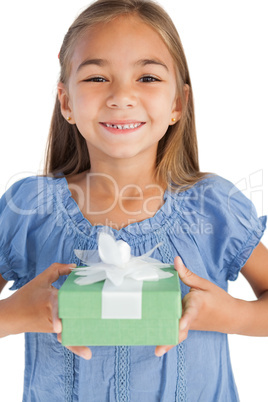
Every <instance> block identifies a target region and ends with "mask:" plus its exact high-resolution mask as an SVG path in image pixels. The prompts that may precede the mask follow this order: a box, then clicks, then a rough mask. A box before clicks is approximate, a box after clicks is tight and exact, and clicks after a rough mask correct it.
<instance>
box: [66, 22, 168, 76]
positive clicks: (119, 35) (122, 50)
mask: <svg viewBox="0 0 268 402" xmlns="http://www.w3.org/2000/svg"><path fill="white" fill-rule="evenodd" d="M119 54H120V59H121V60H124V61H125V62H126V63H127V62H131V61H137V59H139V58H141V59H142V58H158V59H162V60H163V61H164V62H165V64H166V65H167V66H168V68H170V69H171V70H173V59H172V56H171V55H170V52H169V50H168V48H167V46H166V44H165V42H164V41H163V39H162V38H161V36H160V34H159V33H158V32H157V31H156V30H155V29H154V28H153V27H151V26H150V25H148V24H146V23H145V22H144V21H142V20H141V19H140V18H139V17H137V16H133V15H124V16H119V17H116V18H115V19H113V20H112V21H110V22H108V23H98V24H96V25H94V26H93V27H91V28H89V29H87V30H86V31H85V32H84V33H83V35H82V36H81V37H80V38H79V39H78V40H77V42H76V44H75V48H74V52H73V55H72V61H71V64H72V70H74V71H75V70H76V68H77V67H78V66H79V64H80V63H81V61H83V60H85V59H87V58H91V57H92V58H101V59H108V60H113V59H115V58H116V57H117V56H119Z"/></svg>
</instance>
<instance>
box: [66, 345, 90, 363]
mask: <svg viewBox="0 0 268 402" xmlns="http://www.w3.org/2000/svg"><path fill="white" fill-rule="evenodd" d="M66 347H67V349H69V350H70V351H71V352H73V353H74V354H76V355H77V356H80V357H83V359H85V360H90V359H91V357H92V352H91V350H90V349H89V348H88V347H87V346H66Z"/></svg>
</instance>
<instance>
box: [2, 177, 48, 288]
mask: <svg viewBox="0 0 268 402" xmlns="http://www.w3.org/2000/svg"><path fill="white" fill-rule="evenodd" d="M44 189H45V185H44V178H43V177H30V178H27V179H23V180H20V181H18V182H17V183H15V184H14V185H13V186H11V187H10V188H9V189H8V190H7V192H6V193H5V194H4V195H3V196H2V197H1V200H0V274H1V275H2V276H3V278H4V279H5V280H7V281H14V284H13V286H12V287H11V289H18V288H19V287H21V286H23V285H24V284H25V283H27V282H28V281H29V280H31V279H32V278H33V277H34V276H35V268H36V259H37V256H36V254H37V244H38V243H39V242H41V243H42V242H43V241H44V240H45V239H46V236H47V235H46V234H45V233H44V232H43V231H42V230H39V228H40V227H41V226H42V221H43V220H44V219H46V217H47V215H48V213H49V211H50V210H51V205H50V199H49V197H48V196H47V194H46V195H45V194H44Z"/></svg>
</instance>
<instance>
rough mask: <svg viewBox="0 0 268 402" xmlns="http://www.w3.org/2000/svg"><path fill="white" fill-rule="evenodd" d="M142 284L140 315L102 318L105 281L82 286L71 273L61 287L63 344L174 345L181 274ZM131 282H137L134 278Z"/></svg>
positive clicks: (177, 322) (179, 302)
mask: <svg viewBox="0 0 268 402" xmlns="http://www.w3.org/2000/svg"><path fill="white" fill-rule="evenodd" d="M164 271H165V272H170V273H172V274H173V276H172V277H170V278H165V279H160V280H159V281H150V282H149V281H144V282H143V284H142V297H141V318H140V319H128V318H125V319H114V318H112V319H111V318H102V291H103V286H104V282H105V281H101V282H97V283H93V284H91V285H85V286H79V285H78V284H77V283H75V279H77V276H76V275H75V272H72V273H71V274H70V275H69V276H68V278H67V279H66V281H65V282H64V284H63V286H62V287H61V289H60V290H59V294H58V297H59V317H60V318H61V320H62V328H63V329H62V344H63V345H68V346H82V345H83V346H85V345H88V346H94V345H95V346H108V345H114V346H115V345H175V344H177V343H178V338H179V318H180V317H181V311H182V308H181V291H180V282H179V278H178V273H177V271H176V270H174V268H173V267H172V266H171V267H170V268H167V269H165V270H164ZM131 280H132V281H134V282H136V281H135V280H134V279H131Z"/></svg>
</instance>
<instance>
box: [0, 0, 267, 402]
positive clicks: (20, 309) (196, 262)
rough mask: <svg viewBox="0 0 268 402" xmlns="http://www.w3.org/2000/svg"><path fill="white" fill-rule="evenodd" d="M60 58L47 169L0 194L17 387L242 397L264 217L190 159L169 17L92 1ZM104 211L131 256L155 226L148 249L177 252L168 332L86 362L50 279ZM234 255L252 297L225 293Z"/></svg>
mask: <svg viewBox="0 0 268 402" xmlns="http://www.w3.org/2000/svg"><path fill="white" fill-rule="evenodd" d="M59 58H60V64H61V76H60V81H59V85H58V98H57V100H56V105H55V110H54V114H53V118H52V123H51V132H50V139H49V146H48V156H47V164H46V172H45V173H46V174H45V176H44V177H31V178H28V179H26V180H22V181H20V182H18V183H16V184H15V185H14V186H12V187H11V188H10V189H9V190H8V191H7V192H6V194H5V195H4V196H3V197H2V199H1V204H0V210H1V226H0V227H1V237H0V247H1V265H0V266H1V274H2V280H1V283H2V286H3V285H4V284H5V281H7V280H14V281H15V283H14V285H13V286H14V288H20V289H19V290H18V291H17V292H16V293H14V295H13V296H11V297H10V298H9V299H6V300H3V301H2V302H1V306H0V313H1V314H0V320H1V323H0V324H1V325H0V327H1V335H2V336H5V335H8V334H12V333H19V332H28V333H27V334H26V370H25V390H24V400H25V401H37V400H40V401H46V400H48V399H49V398H50V399H52V400H53V401H63V400H67V401H68V400H69V401H71V400H80V401H88V400H90V401H94V400H96V401H106V400H109V401H113V400H115V401H125V400H132V401H136V400H138V399H139V400H144V401H157V400H161V401H173V400H174V401H175V400H181V401H185V400H189V401H196V400H204V401H237V400H238V395H237V391H236V387H235V383H234V379H233V375H232V370H231V366H230V360H229V352H228V344H227V335H226V334H227V333H239V334H246V335H256V336H266V335H267V334H268V324H267V315H266V310H267V303H268V300H267V298H268V296H267V294H268V293H267V289H268V274H267V269H266V268H267V250H266V248H265V247H264V246H263V245H262V244H259V241H260V238H261V236H262V233H263V230H264V226H265V218H260V219H258V218H257V217H256V213H255V210H254V208H253V207H252V204H251V203H250V202H249V201H248V200H247V199H246V198H245V197H244V196H243V195H242V194H241V193H240V192H239V191H238V190H237V189H236V188H235V187H234V186H232V185H231V183H229V182H227V181H225V180H224V179H222V178H220V177H217V176H214V175H209V174H203V173H201V172H200V171H199V166H198V155H197V144H196V135H195V123H194V109H193V97H192V90H191V82H190V78H189V73H188V68H187V63H186V60H185V56H184V53H183V50H182V46H181V43H180V40H179V37H178V34H177V32H176V30H175V28H174V26H173V24H172V22H171V21H170V19H169V17H168V16H167V15H166V14H165V13H164V11H163V10H162V9H161V8H160V7H158V6H157V5H155V4H154V3H151V2H148V1H146V2H144V1H134V0H117V1H114V0H109V1H104V0H101V1H98V2H96V3H94V4H93V5H92V6H90V7H89V8H88V9H87V10H85V11H84V12H83V13H82V14H81V15H80V16H79V17H78V18H77V20H76V21H75V22H74V23H73V25H72V26H71V28H70V30H69V31H68V33H67V35H66V37H65V39H64V42H63V45H62V48H61V50H60V54H59ZM103 225H108V226H111V227H112V228H113V231H114V233H115V235H116V237H117V238H118V239H123V240H125V241H127V242H128V243H129V244H130V245H131V247H132V253H133V254H135V255H140V254H142V253H144V252H146V251H147V250H148V249H150V248H152V247H153V246H154V245H155V244H157V243H158V242H159V241H163V244H164V245H163V247H161V248H159V249H158V250H156V251H155V253H154V257H155V258H158V259H159V260H161V261H163V262H170V263H173V261H174V258H175V261H174V264H175V268H176V269H177V270H178V272H179V275H180V278H181V280H182V294H183V309H184V312H183V317H182V319H181V320H180V339H179V340H178V342H179V344H178V345H177V346H163V345H161V346H160V345H159V346H158V347H156V349H155V348H154V347H93V348H91V350H92V359H90V360H89V361H88V360H86V359H88V358H90V357H91V352H90V351H89V349H87V348H71V350H72V351H74V352H75V353H76V355H74V354H73V353H72V351H71V350H69V349H66V348H64V347H62V346H61V344H60V343H59V342H58V340H57V336H56V335H55V334H54V333H55V332H56V333H60V332H61V323H60V321H59V319H58V317H57V303H56V299H57V297H56V296H57V290H56V289H58V288H59V287H60V286H61V285H62V283H63V281H64V280H65V278H66V274H68V273H69V272H70V264H71V263H74V264H79V263H80V262H79V261H78V260H77V259H76V258H75V256H74V253H73V250H74V249H76V248H78V249H95V248H96V247H97V244H96V239H97V232H98V230H99V228H100V226H103ZM178 256H180V257H181V258H180V257H178ZM182 260H183V262H184V264H185V265H184V264H183V262H182ZM55 261H57V262H61V263H65V265H62V264H53V263H54V262H55ZM51 264H53V265H51ZM49 265H51V267H50V268H48V269H45V268H46V267H48V266H49ZM186 266H189V268H190V269H191V271H190V270H188V269H187V268H186ZM240 270H241V272H242V273H243V275H244V276H245V277H246V278H247V279H248V281H249V283H250V284H251V285H252V288H253V289H254V291H255V293H256V296H257V297H258V301H256V302H245V301H242V300H237V299H234V298H232V297H231V296H230V295H228V293H227V292H226V291H227V280H228V279H230V280H234V279H236V277H237V275H238V272H239V271H240ZM35 276H36V278H35V279H33V278H34V277H35ZM52 283H53V285H54V287H52V286H51V284H52ZM189 290H191V291H190V292H189ZM189 330H193V331H190V332H188V331H189ZM58 338H60V337H58ZM154 349H155V350H154ZM154 352H155V353H154ZM77 355H80V356H84V357H85V358H86V359H82V358H81V357H78V356H77ZM51 390H52V391H51ZM51 394H52V395H51Z"/></svg>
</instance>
